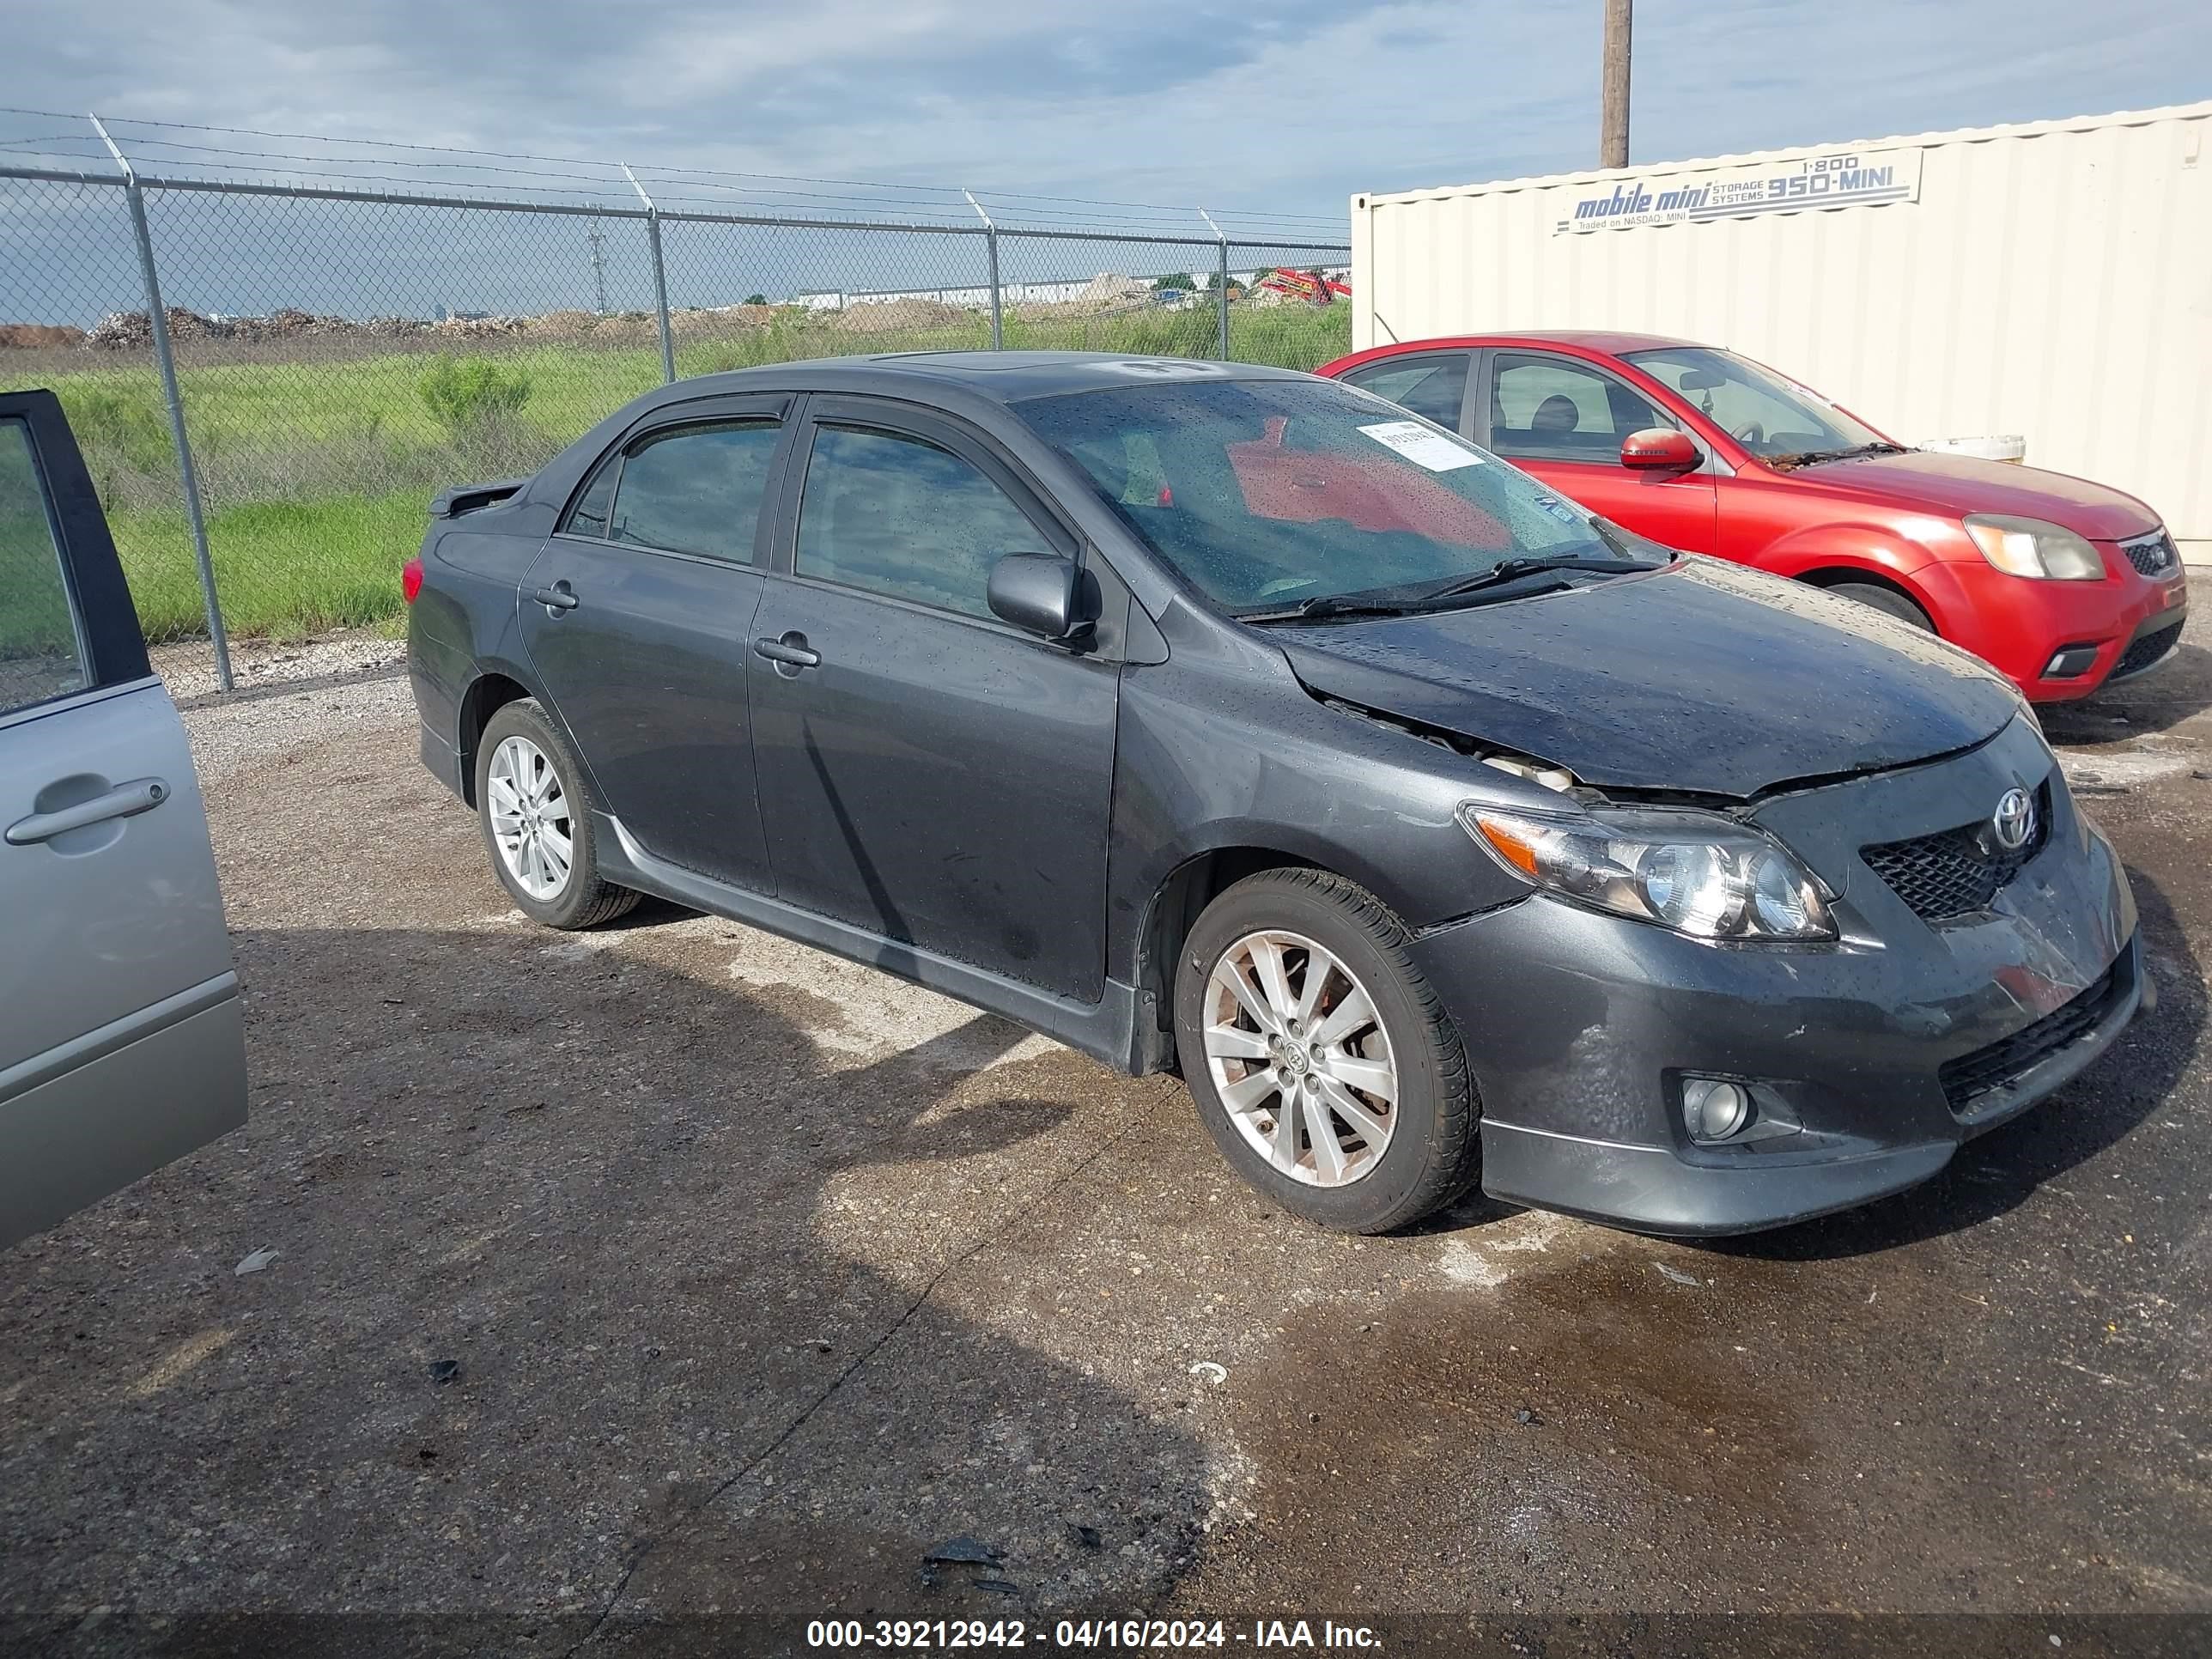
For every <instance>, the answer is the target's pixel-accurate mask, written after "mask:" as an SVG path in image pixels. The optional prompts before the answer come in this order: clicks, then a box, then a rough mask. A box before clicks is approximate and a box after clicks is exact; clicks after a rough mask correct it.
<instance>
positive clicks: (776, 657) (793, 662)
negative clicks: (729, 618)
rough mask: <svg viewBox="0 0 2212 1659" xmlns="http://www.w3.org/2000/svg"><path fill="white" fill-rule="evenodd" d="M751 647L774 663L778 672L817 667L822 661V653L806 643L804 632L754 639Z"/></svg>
mask: <svg viewBox="0 0 2212 1659" xmlns="http://www.w3.org/2000/svg"><path fill="white" fill-rule="evenodd" d="M753 649H754V650H755V651H757V652H758V653H760V654H761V655H762V656H763V657H766V658H767V659H769V661H770V662H772V663H774V664H775V665H776V672H777V673H779V674H781V673H782V672H783V671H785V670H786V669H789V670H791V671H793V672H794V673H795V672H797V671H799V669H802V668H816V667H819V666H820V665H821V662H822V653H820V652H819V651H816V650H814V649H812V648H811V647H809V646H808V645H807V643H806V635H804V634H786V635H784V636H783V637H782V638H781V639H780V640H769V639H759V640H755V641H753Z"/></svg>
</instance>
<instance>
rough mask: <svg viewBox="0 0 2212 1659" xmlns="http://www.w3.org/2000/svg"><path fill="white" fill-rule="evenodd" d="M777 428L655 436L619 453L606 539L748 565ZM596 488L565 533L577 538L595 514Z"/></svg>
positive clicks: (720, 427) (758, 424)
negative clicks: (593, 513)
mask: <svg viewBox="0 0 2212 1659" xmlns="http://www.w3.org/2000/svg"><path fill="white" fill-rule="evenodd" d="M779 435H781V427H780V426H779V425H778V424H777V423H776V422H774V421H736V422H726V423H720V424H716V425H713V426H687V427H679V428H677V429H675V430H674V431H670V432H659V433H654V434H652V435H648V436H647V437H646V438H644V439H643V440H641V441H640V442H638V443H637V444H635V446H633V447H631V448H630V449H629V450H628V451H627V452H625V453H624V454H623V459H622V464H621V466H620V468H619V470H618V472H617V476H616V477H615V478H614V480H613V483H612V486H611V487H612V491H613V497H612V501H611V507H609V508H607V509H605V510H606V511H607V513H608V520H607V527H606V529H605V531H604V532H597V533H601V534H604V535H605V537H606V538H607V539H608V540H610V541H617V542H629V543H634V544H636V545H637V546H640V547H655V548H660V549H664V550H666V551H668V552H671V553H695V554H698V555H701V556H703V557H706V558H710V559H727V560H728V561H730V562H732V564H750V563H751V562H752V557H753V540H754V537H755V535H756V533H757V532H758V530H759V528H760V514H761V503H762V502H763V501H764V500H766V499H767V495H768V475H769V462H770V461H771V460H773V459H775V446H776V440H777V438H778V436H779ZM598 491H599V483H598V481H597V480H594V481H593V483H592V488H591V489H587V490H586V491H585V492H584V499H583V500H582V501H579V502H577V503H576V512H575V513H574V515H572V516H571V517H570V519H569V521H568V522H569V527H570V529H571V530H572V531H574V532H576V533H578V534H580V535H586V536H588V535H592V534H593V533H595V532H593V531H592V530H591V529H590V528H588V527H587V525H588V522H589V520H587V518H586V513H587V510H588V509H592V507H594V497H595V496H596V495H597V494H598Z"/></svg>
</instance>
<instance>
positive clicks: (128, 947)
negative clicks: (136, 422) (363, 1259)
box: [0, 392, 246, 1248]
mask: <svg viewBox="0 0 2212 1659" xmlns="http://www.w3.org/2000/svg"><path fill="white" fill-rule="evenodd" d="M245 1121H246V1039H245V1030H244V1026H243V1024H242V1022H241V1019H240V1007H239V996H238V976H237V975H236V973H235V972H234V970H233V969H232V965H231V956H230V939H229V936H228V933H226V932H225V931H224V927H223V919H222V893H221V892H220V890H218V889H217V887H216V870H215V854H214V851H213V849H212V848H210V845H209V842H208V828H207V817H206V813H205V811H204V808H203V807H202V805H201V802H200V793H199V785H198V782H197V779H196V778H195V777H194V775H193V772H192V759H191V748H190V746H189V745H188V744H187V743H186V741H185V729H184V723H183V722H182V721H181V720H179V719H178V717H177V711H176V708H175V706H174V705H173V703H171V702H170V701H169V694H168V692H167V690H164V689H163V687H162V685H161V681H159V680H158V679H156V678H154V676H153V674H152V672H151V671H150V670H149V666H148V664H147V659H146V646H145V641H144V639H143V637H142V635H140V633H139V629H138V618H137V612H136V611H135V610H134V609H133V608H132V606H131V596H130V591H129V589H128V588H127V587H126V586H125V583H124V578H123V571H122V567H121V565H120V564H119V563H118V561H117V558H116V555H115V547H114V544H113V542H112V540H111V539H110V538H109V536H108V532H107V525H106V520H105V519H104V517H103V516H102V514H101V513H100V502H99V499H98V497H97V496H96V495H94V491H93V486H92V480H91V479H90V477H88V475H87V473H86V470H85V465H84V462H83V459H82V457H81V456H80V455H79V454H78V453H77V447H76V440H75V439H74V438H73V437H72V436H71V435H70V429H69V424H68V422H67V421H66V420H65V419H64V416H63V414H62V409H61V404H60V403H59V402H58V400H57V399H56V398H55V397H54V395H53V394H52V392H0V1248H4V1247H5V1246H7V1245H9V1244H12V1243H15V1242H16V1241H17V1240H19V1239H21V1238H22V1237H26V1236H27V1235H28V1234H31V1233H34V1232H38V1231H41V1230H42V1229H44V1228H46V1227H50V1226H52V1225H53V1224H54V1223H55V1222H57V1221H58V1220H60V1219H61V1218H63V1217H64V1216H66V1215H69V1214H70V1213H71V1212H74V1211H76V1210H77V1209H80V1208H82V1206H85V1205H87V1204H89V1203H91V1202H93V1201H94V1200H96V1199H99V1198H102V1197H105V1196H106V1194H109V1193H112V1192H113V1191H115V1190H116V1189H117V1188H121V1187H124V1186H127V1185H128V1184H130V1183H131V1182H133V1181H136V1180H137V1179H138V1177H139V1176H143V1175H145V1174H148V1173H149V1171H151V1170H157V1169H159V1168H160V1167H161V1165H163V1164H167V1163H168V1162H169V1161H170V1160H172V1159H173V1158H180V1157H182V1156H183V1155H184V1154H185V1153H186V1152H191V1151H192V1150H194V1149H195V1148H197V1147H199V1146H204V1145H206V1144H207V1142H209V1141H210V1140H212V1139H215V1138H216V1136H217V1135H220V1134H222V1133H223V1132H224V1131H226V1130H228V1129H233V1128H235V1127H238V1126H239V1125H240V1124H242V1123H243V1122H245Z"/></svg>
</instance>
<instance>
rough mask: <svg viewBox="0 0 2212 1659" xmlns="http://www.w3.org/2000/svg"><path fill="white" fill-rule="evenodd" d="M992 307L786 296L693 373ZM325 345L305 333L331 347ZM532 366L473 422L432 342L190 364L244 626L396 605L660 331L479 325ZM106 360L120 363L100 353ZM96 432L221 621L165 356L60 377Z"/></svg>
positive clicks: (1271, 319)
mask: <svg viewBox="0 0 2212 1659" xmlns="http://www.w3.org/2000/svg"><path fill="white" fill-rule="evenodd" d="M1351 311H1352V308H1351V307H1349V306H1346V305H1336V306H1331V307H1328V308H1326V309H1316V308H1313V307H1303V306H1281V307H1266V308H1261V307H1242V306H1240V307H1236V308H1235V309H1234V310H1232V312H1231V332H1230V343H1231V356H1233V357H1235V358H1236V359H1237V360H1238V361H1241V362H1257V363H1268V364H1273V365H1275V366H1277V367H1280V368H1316V367H1317V366H1318V365H1320V364H1321V363H1322V362H1326V361H1328V359H1329V358H1331V357H1334V356H1340V355H1341V354H1342V353H1344V352H1345V351H1346V350H1348V349H1350V346H1351V326H1352V325H1351ZM1215 328H1216V319H1215V313H1214V312H1213V310H1212V307H1210V306H1199V307H1192V308H1190V309H1188V310H1183V311H1164V310H1162V311H1146V312H1141V313H1133V314H1124V315H1119V316H1106V317H1096V318H1069V319H1050V320H1036V321H1032V320H1024V319H1018V318H1015V317H1012V316H1010V317H1008V318H1007V319H1006V329H1005V332H1006V345H1007V346H1008V347H1009V348H1010V349H1066V350H1091V351H1116V352H1129V353H1133V354H1145V355H1150V356H1200V357H1210V356H1212V355H1213V353H1214V349H1215V343H1216V337H1215ZM989 343H990V324H989V320H988V319H987V318H984V317H981V316H977V317H974V318H972V319H967V320H964V321H963V322H962V323H959V324H957V325H950V326H946V327H942V328H931V329H927V330H913V331H903V332H896V333H887V334H866V333H861V332H858V331H847V330H842V329H838V328H836V327H834V326H831V325H829V323H828V322H826V321H824V320H821V319H810V318H805V317H801V316H799V315H796V314H789V315H787V316H785V317H783V318H781V319H779V320H778V321H777V322H775V323H774V324H773V325H769V327H766V328H754V329H748V330H744V331H737V332H732V334H730V335H727V336H723V337H712V338H706V339H695V340H686V341H683V342H681V343H679V349H678V352H677V356H676V361H677V372H678V374H679V375H681V376H690V375H695V374H712V373H715V372H717V371H720V370H724V369H732V368H750V367H754V366H757V365H759V364H763V363H773V362H793V361H798V360H800V359H805V358H811V357H822V356H836V355H839V354H842V353H854V352H872V351H914V350H957V349H983V348H985V347H987V346H988V345H989ZM312 347H313V343H312V342H308V343H304V344H303V347H302V349H303V350H305V349H312ZM471 355H476V356H492V357H495V358H496V360H497V362H498V363H499V365H500V367H501V369H502V370H503V371H505V372H506V373H507V374H509V375H520V376H521V377H522V378H524V379H526V380H527V381H528V383H529V396H528V398H527V401H526V402H525V403H524V404H522V406H521V407H520V408H519V409H517V410H513V411H512V412H511V413H505V414H499V415H496V416H495V417H494V418H489V419H485V420H483V421H479V422H475V423H473V424H469V425H465V426H464V428H462V429H461V430H459V431H455V430H453V429H451V428H448V426H447V424H446V423H444V422H441V420H440V419H439V418H438V417H437V416H435V415H434V414H433V413H432V412H431V410H430V408H429V406H428V404H427V403H426V402H425V400H424V398H423V395H422V384H423V376H424V373H425V371H426V370H428V369H429V368H431V366H432V365H433V364H434V363H435V362H437V361H438V358H437V356H435V354H432V353H428V352H423V351H397V350H395V351H391V352H387V353H384V354H381V355H375V356H331V357H330V358H327V359H325V360H324V361H319V362H318V361H306V362H211V363H202V364H198V365H193V364H192V363H191V362H190V361H189V359H187V361H186V362H185V365H183V366H182V367H181V368H180V370H179V380H180V383H181V387H182V392H183V396H184V400H185V416H186V419H187V422H189V425H190V428H191V437H192V448H193V455H194V459H195V461H196V463H197V466H198V469H199V472H200V477H201V485H202V493H203V496H204V500H205V501H206V503H207V513H208V539H209V544H210V550H211V553H212V556H213V558H214V562H215V568H216V587H217V590H218V592H220V593H221V595H222V609H223V621H224V623H225V625H226V626H227V627H228V629H229V630H230V632H232V633H233V634H234V635H241V636H244V635H270V636H272V637H276V638H296V637H299V636H301V635H307V634H312V633H314V632H317V631H319V630H322V629H331V628H338V627H362V626H369V625H373V624H375V623H384V622H388V621H389V620H390V619H391V618H392V617H395V616H397V615H398V612H399V611H400V609H401V603H400V596H399V567H400V565H401V563H402V562H404V560H405V559H406V558H407V557H408V556H410V554H412V553H413V552H414V550H415V549H416V545H417V544H419V542H420V541H421V539H422V529H423V526H424V523H425V514H426V508H427V507H428V501H429V499H430V497H431V496H432V495H435V494H436V492H437V491H438V490H440V489H443V488H445V487H446V486H447V485H448V484H453V483H467V482H473V481H476V480H478V479H485V478H494V477H506V476H510V475H513V474H516V473H520V472H527V471H532V470H534V469H535V468H536V467H538V466H539V465H543V464H544V462H545V461H546V460H548V459H550V458H551V457H552V456H553V455H554V454H556V453H558V452H559V451H560V450H561V449H562V447H565V446H566V445H567V444H568V443H569V442H570V441H573V440H574V438H576V437H577V436H578V435H580V434H581V433H582V432H584V431H585V430H586V428H589V427H590V426H592V424H593V423H595V422H598V421H599V420H600V419H601V418H602V417H604V416H606V415H608V414H610V413H611V412H612V411H613V410H616V409H618V408H620V407H621V406H622V405H623V404H625V403H627V402H629V400H630V399H631V398H635V397H636V396H638V395H639V394H640V393H641V392H647V391H649V390H651V389H652V388H653V386H658V385H659V383H660V378H661V376H660V354H659V349H658V347H657V346H653V345H647V346H642V347H631V346H624V347H617V348H609V347H605V346H596V345H592V344H587V343H557V344H548V343H531V344H522V345H518V346H506V345H505V344H504V343H490V344H486V343H471ZM93 363H94V365H98V364H99V360H98V359H94V360H93ZM49 383H50V384H52V386H53V388H54V390H55V391H56V392H58V393H59V394H60V397H61V399H62V402H63V404H64V407H65V408H66V409H67V410H69V412H70V421H71V424H72V425H73V426H75V427H76V430H77V433H78V437H79V441H80V442H81V443H82V446H83V447H84V450H85V456H86V460H87V463H88V465H89V466H90V468H91V471H92V474H93V477H94V482H95V483H96V484H97V485H98V486H99V488H100V493H101V497H102V500H103V502H104V503H105V505H106V507H107V509H108V517H109V521H110V523H111V525H112V527H113V530H114V533H115V540H116V545H117V547H118V550H120V551H121V554H122V556H123V563H124V568H125V572H126V574H128V576H129V577H130V580H131V592H132V593H133V595H134V597H135V598H136V599H137V605H138V611H139V615H140V618H141V620H142V622H143V624H144V626H145V629H146V632H147V635H148V637H149V638H151V639H156V640H160V639H174V638H181V637H187V636H191V635H202V634H204V633H205V631H206V625H205V617H204V611H203V609H202V605H201V600H200V592H199V580H198V575H197V570H196V568H195V567H194V563H193V559H192V548H191V535H190V532H189V530H188V527H187V525H186V521H185V512H184V507H183V504H182V502H181V501H180V499H179V489H178V485H177V479H176V472H175V462H174V458H173V454H172V453H171V452H170V450H169V447H168V444H167V425H166V416H165V415H164V414H163V411H162V407H161V391H160V387H159V386H158V384H157V382H156V380H155V374H154V371H153V369H152V368H151V367H150V366H143V367H142V366H137V365H133V366H131V367H107V366H89V367H88V368H86V369H84V370H82V372H71V373H64V374H60V375H58V376H57V377H52V378H51V379H50V382H49Z"/></svg>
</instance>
